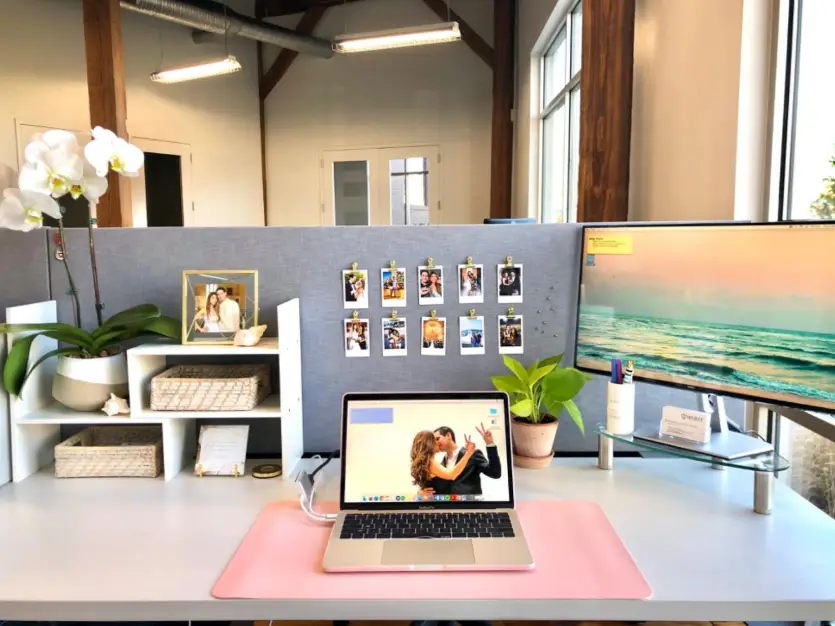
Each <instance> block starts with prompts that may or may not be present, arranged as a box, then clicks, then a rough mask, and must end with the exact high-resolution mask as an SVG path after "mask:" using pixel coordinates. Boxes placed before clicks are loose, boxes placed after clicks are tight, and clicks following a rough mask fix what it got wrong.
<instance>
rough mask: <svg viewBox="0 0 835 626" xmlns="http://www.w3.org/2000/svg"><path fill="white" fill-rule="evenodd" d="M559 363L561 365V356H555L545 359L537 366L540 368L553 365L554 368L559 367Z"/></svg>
mask: <svg viewBox="0 0 835 626" xmlns="http://www.w3.org/2000/svg"><path fill="white" fill-rule="evenodd" d="M560 363H562V354H558V355H557V356H552V357H549V358H547V359H545V360H544V361H542V362H541V363H540V364H539V365H540V367H544V366H546V365H551V364H553V365H554V366H559V364H560Z"/></svg>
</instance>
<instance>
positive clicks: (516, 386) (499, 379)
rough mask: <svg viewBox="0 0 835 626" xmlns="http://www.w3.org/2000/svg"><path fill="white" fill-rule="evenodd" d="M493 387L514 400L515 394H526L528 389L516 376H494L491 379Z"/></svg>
mask: <svg viewBox="0 0 835 626" xmlns="http://www.w3.org/2000/svg"><path fill="white" fill-rule="evenodd" d="M490 380H491V381H493V386H494V387H495V388H496V389H498V390H499V391H504V392H505V393H507V394H509V395H510V397H511V398H512V397H513V396H514V395H515V394H520V393H521V394H525V393H527V391H528V388H527V387H525V385H523V384H522V383H521V382H520V381H519V379H518V378H516V377H515V376H493V377H491V378H490Z"/></svg>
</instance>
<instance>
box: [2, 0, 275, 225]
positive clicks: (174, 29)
mask: <svg viewBox="0 0 835 626" xmlns="http://www.w3.org/2000/svg"><path fill="white" fill-rule="evenodd" d="M239 4H240V6H241V8H243V7H247V6H248V5H249V4H251V3H249V2H246V1H240V2H239ZM235 6H236V7H237V5H235ZM0 24H3V25H4V32H5V35H4V36H3V37H0V59H2V61H0V90H2V91H1V92H0V163H8V164H10V165H15V166H16V165H17V156H16V155H17V147H16V137H15V129H16V123H24V124H32V125H39V126H53V127H60V128H67V129H70V130H78V131H83V130H85V129H88V128H89V125H90V119H89V105H88V96H87V73H86V72H87V69H86V62H85V56H84V32H83V24H82V16H81V2H80V1H79V0H2V2H0ZM122 28H123V38H124V62H125V80H126V91H127V107H128V132H129V133H130V134H131V135H132V136H135V137H144V138H150V139H159V140H166V141H175V142H180V143H187V144H190V145H191V151H192V157H193V166H192V198H193V200H194V203H195V212H194V215H193V219H192V220H191V223H192V224H193V225H196V226H250V225H263V224H264V213H263V202H262V188H261V148H260V130H259V120H258V95H257V94H258V88H257V68H256V57H255V44H254V43H253V42H249V41H246V40H242V39H239V38H234V37H233V38H232V39H230V41H229V48H230V52H231V53H232V54H234V55H236V56H237V57H238V59H239V60H240V61H241V63H242V64H243V66H244V70H243V71H242V72H240V73H239V74H236V75H233V76H227V77H222V78H216V79H210V80H205V81H196V82H192V83H183V84H180V85H158V84H155V83H152V82H151V81H150V79H149V78H148V76H149V74H150V73H151V72H153V71H154V70H156V69H158V67H159V63H160V53H161V51H162V52H163V53H164V54H163V59H162V64H163V65H164V66H176V65H180V64H182V63H184V62H190V61H193V60H198V59H201V58H211V57H219V56H223V55H224V54H225V50H224V47H223V44H222V42H221V43H220V44H219V45H218V44H203V45H200V46H197V45H195V44H193V43H191V38H190V31H189V30H188V29H187V28H184V27H181V26H177V25H175V24H172V23H170V22H164V21H161V20H158V19H155V18H150V17H147V16H144V15H138V14H136V13H132V12H129V11H123V12H122ZM186 223H189V220H188V217H187V218H186Z"/></svg>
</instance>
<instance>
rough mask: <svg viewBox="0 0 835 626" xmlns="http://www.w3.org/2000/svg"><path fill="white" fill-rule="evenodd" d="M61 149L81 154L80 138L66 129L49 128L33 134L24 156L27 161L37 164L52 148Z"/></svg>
mask: <svg viewBox="0 0 835 626" xmlns="http://www.w3.org/2000/svg"><path fill="white" fill-rule="evenodd" d="M55 149H61V150H65V151H67V152H71V153H73V154H79V153H80V150H79V148H78V139H77V138H76V136H75V135H74V134H72V133H71V132H69V131H66V130H48V131H46V132H45V133H38V134H36V135H33V136H32V139H30V140H29V143H28V144H27V145H26V150H25V152H24V157H25V158H26V162H27V163H32V164H33V165H35V164H37V163H38V162H39V161H42V160H43V157H44V155H45V154H46V153H47V152H49V151H50V150H55Z"/></svg>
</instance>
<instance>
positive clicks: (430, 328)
mask: <svg viewBox="0 0 835 626" xmlns="http://www.w3.org/2000/svg"><path fill="white" fill-rule="evenodd" d="M420 326H421V333H420V353H421V354H422V355H423V356H444V355H445V354H446V318H445V317H423V318H421V320H420Z"/></svg>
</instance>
